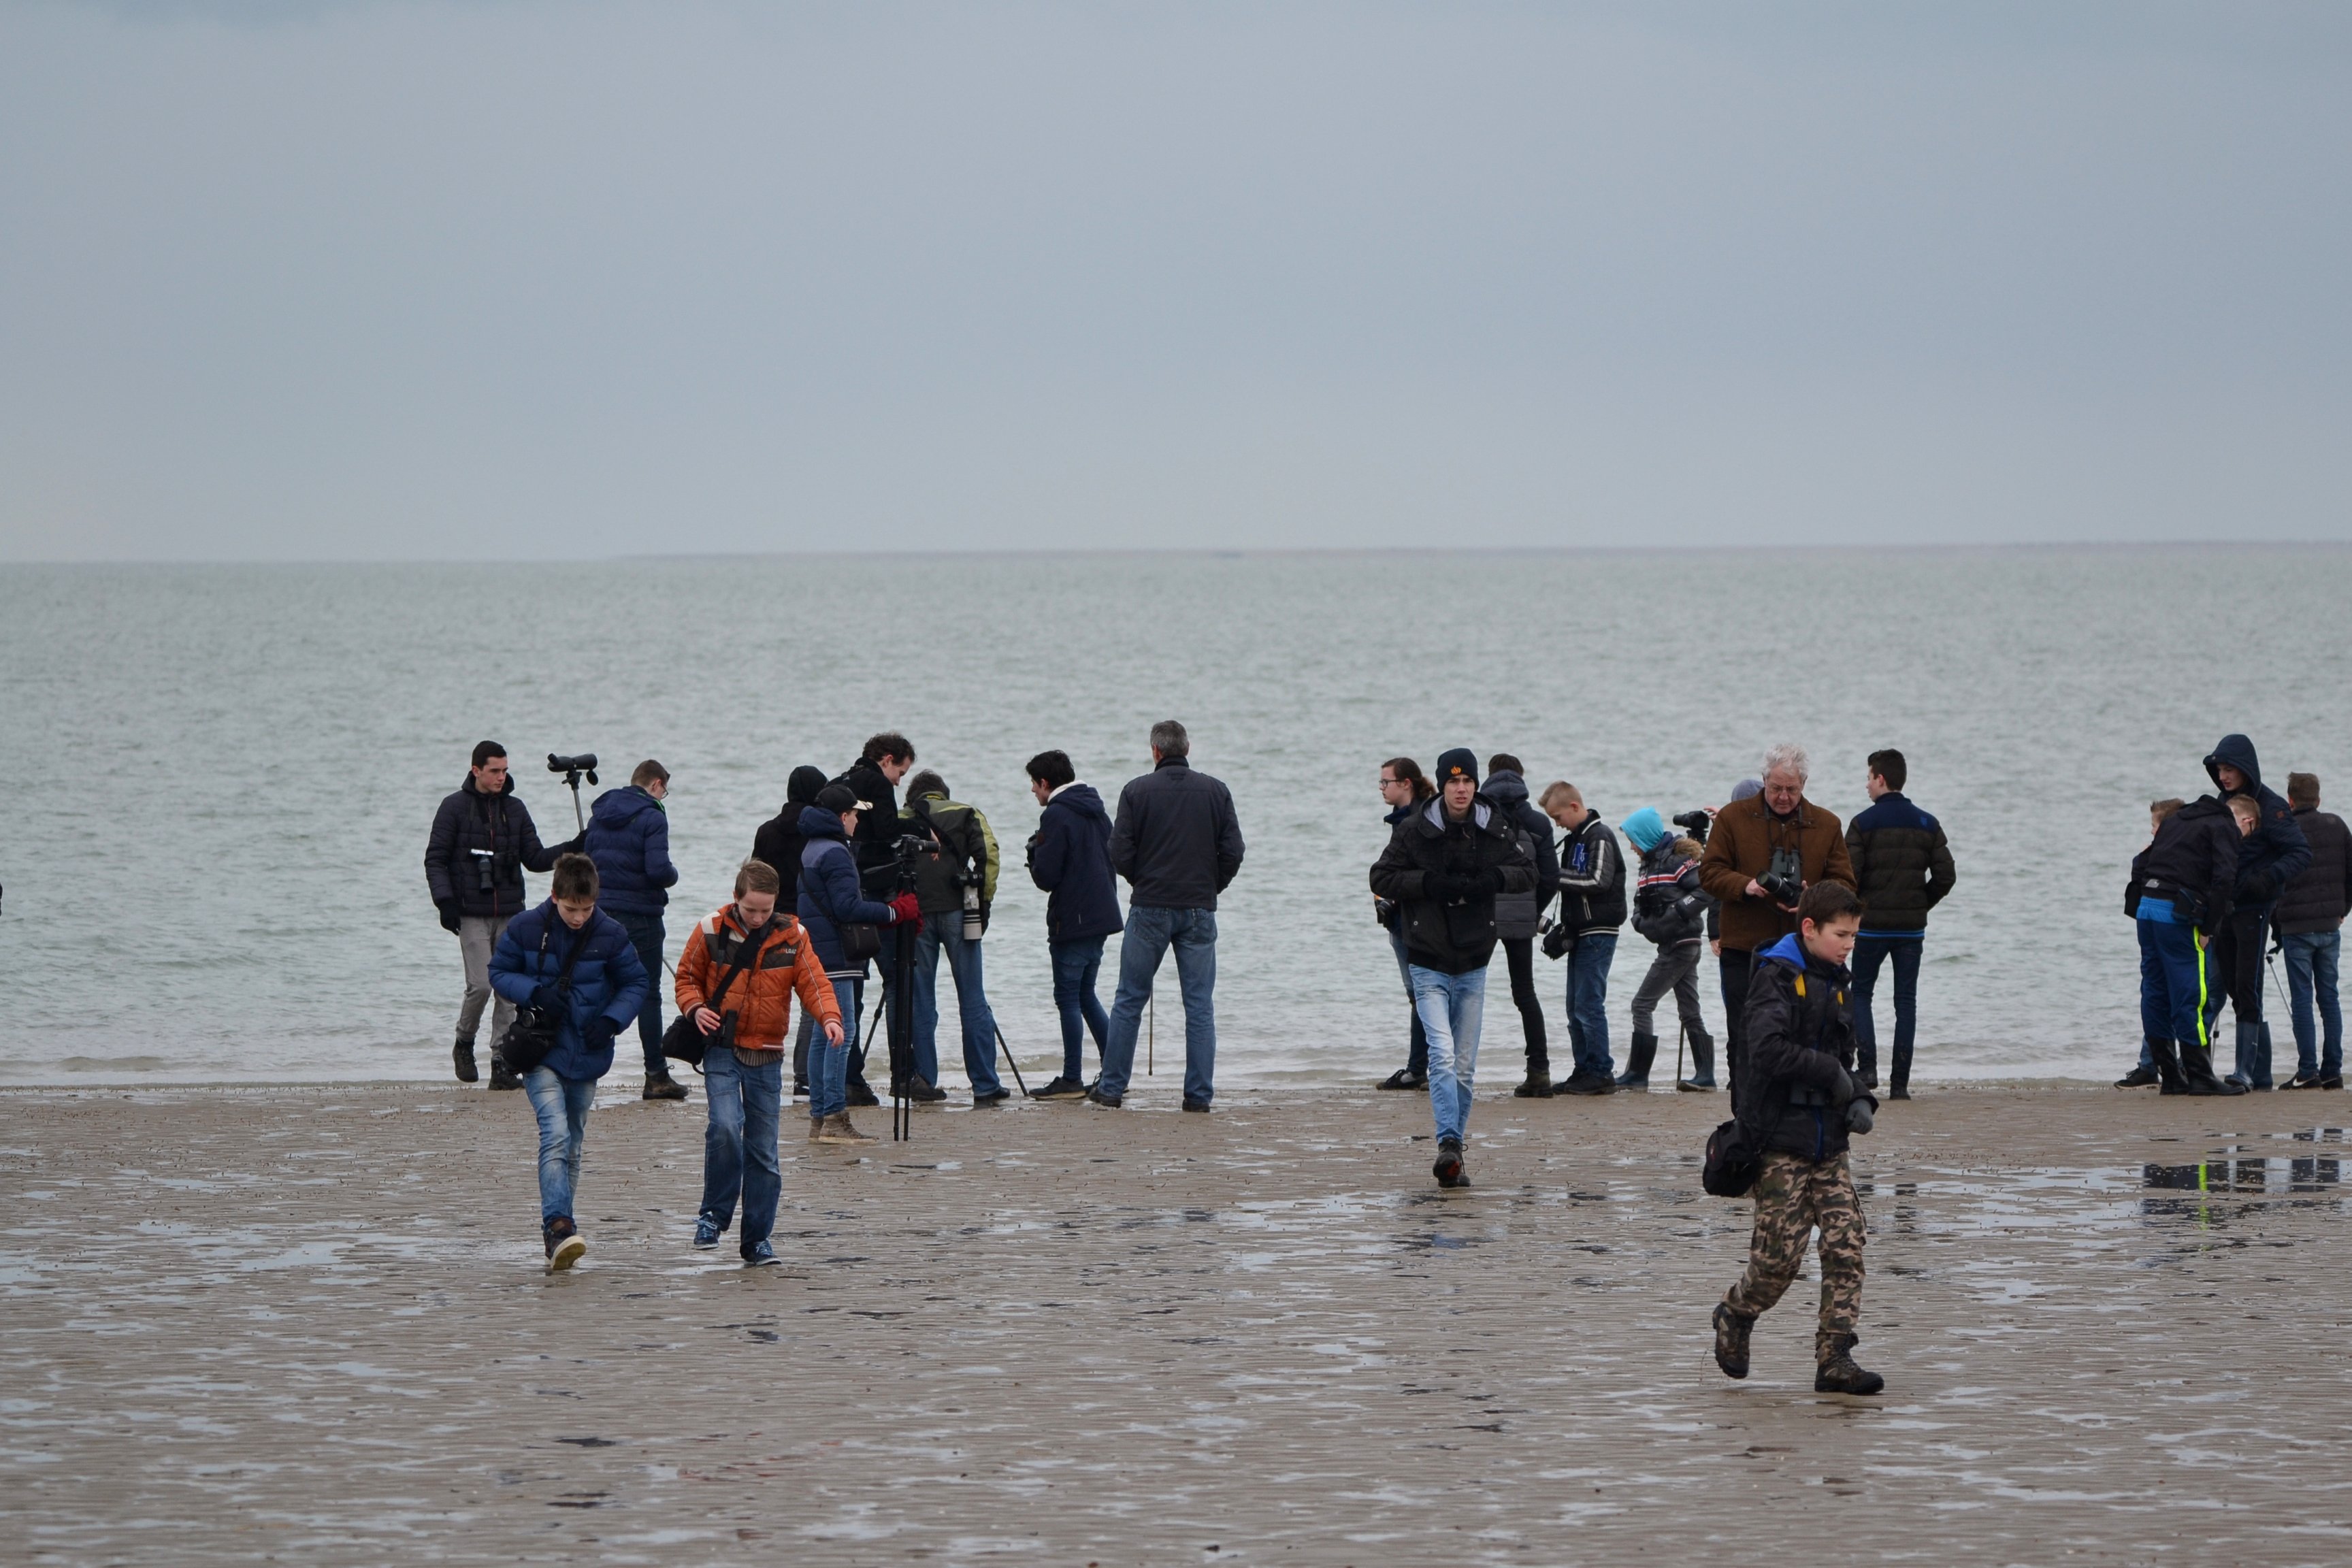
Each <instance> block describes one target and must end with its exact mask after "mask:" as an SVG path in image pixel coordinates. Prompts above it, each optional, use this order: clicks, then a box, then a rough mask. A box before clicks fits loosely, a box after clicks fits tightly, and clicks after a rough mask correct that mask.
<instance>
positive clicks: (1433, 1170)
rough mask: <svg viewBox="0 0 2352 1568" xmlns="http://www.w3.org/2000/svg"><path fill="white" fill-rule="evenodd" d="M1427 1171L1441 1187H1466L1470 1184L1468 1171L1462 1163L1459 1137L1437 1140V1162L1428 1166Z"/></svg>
mask: <svg viewBox="0 0 2352 1568" xmlns="http://www.w3.org/2000/svg"><path fill="white" fill-rule="evenodd" d="M1429 1173H1430V1174H1431V1175H1433V1176H1435V1177H1436V1178H1437V1184H1438V1185H1439V1186H1441V1187H1466V1186H1468V1185H1469V1184H1470V1173H1469V1172H1468V1171H1467V1170H1465V1168H1464V1167H1463V1164H1462V1140H1461V1139H1459V1138H1441V1139H1439V1140H1438V1141H1437V1163H1435V1164H1433V1165H1432V1166H1430V1168H1429Z"/></svg>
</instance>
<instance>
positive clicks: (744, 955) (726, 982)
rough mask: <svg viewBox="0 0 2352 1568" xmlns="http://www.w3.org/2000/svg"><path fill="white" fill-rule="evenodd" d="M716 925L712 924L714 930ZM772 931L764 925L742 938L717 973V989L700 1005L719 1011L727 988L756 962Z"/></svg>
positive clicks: (770, 927) (768, 926)
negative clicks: (733, 953)
mask: <svg viewBox="0 0 2352 1568" xmlns="http://www.w3.org/2000/svg"><path fill="white" fill-rule="evenodd" d="M717 923H718V922H716V921H713V922H712V926H713V929H714V930H715V929H716V927H717ZM773 929H774V928H773V926H772V924H771V925H764V926H761V928H760V929H759V931H757V932H756V933H750V934H746V935H745V936H744V937H743V938H742V940H741V942H740V943H739V944H738V945H737V947H736V951H735V956H734V957H733V958H731V959H730V960H728V962H727V967H726V968H725V969H723V970H721V971H720V972H719V988H718V989H717V990H716V991H713V992H712V993H711V994H710V996H709V1000H707V1001H705V1002H704V1003H703V1004H702V1005H704V1006H706V1007H708V1008H709V1009H710V1010H711V1011H712V1012H714V1013H716V1012H718V1011H719V1004H720V1003H721V1002H724V1001H726V1000H727V988H728V987H729V986H730V985H732V984H735V977H736V976H737V975H739V974H740V973H743V971H745V970H747V969H749V968H751V965H752V964H753V963H755V962H757V961H758V959H759V956H760V954H761V952H762V951H764V950H765V949H766V947H767V945H768V934H769V932H770V931H772V930H773Z"/></svg>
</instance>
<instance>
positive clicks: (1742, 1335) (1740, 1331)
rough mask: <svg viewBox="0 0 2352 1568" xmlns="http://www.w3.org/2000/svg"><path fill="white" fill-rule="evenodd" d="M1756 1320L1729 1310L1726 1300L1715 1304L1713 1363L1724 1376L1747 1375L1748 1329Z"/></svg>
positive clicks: (1728, 1303) (1753, 1325) (1754, 1324)
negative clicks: (1719, 1368) (1720, 1369)
mask: <svg viewBox="0 0 2352 1568" xmlns="http://www.w3.org/2000/svg"><path fill="white" fill-rule="evenodd" d="M1755 1326H1756V1320H1755V1319H1753V1318H1751V1317H1748V1316H1746V1315H1745V1314H1743V1313H1739V1312H1735V1311H1733V1310H1731V1303H1730V1302H1728V1301H1717V1303H1716V1304H1715V1364H1716V1365H1717V1366H1719V1367H1721V1368H1722V1369H1723V1375H1724V1376H1726V1377H1746V1376H1747V1375H1748V1330H1750V1329H1752V1328H1754V1327H1755Z"/></svg>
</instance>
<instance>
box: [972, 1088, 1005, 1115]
mask: <svg viewBox="0 0 2352 1568" xmlns="http://www.w3.org/2000/svg"><path fill="white" fill-rule="evenodd" d="M1012 1098H1013V1091H1012V1090H1011V1089H990V1090H989V1091H988V1092H987V1093H985V1094H975V1095H973V1096H972V1097H971V1108H972V1109H973V1110H982V1109H983V1108H985V1107H987V1106H991V1105H1002V1104H1003V1103H1004V1102H1005V1101H1006V1100H1011V1099H1012Z"/></svg>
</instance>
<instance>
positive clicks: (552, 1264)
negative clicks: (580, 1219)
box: [541, 1219, 588, 1274]
mask: <svg viewBox="0 0 2352 1568" xmlns="http://www.w3.org/2000/svg"><path fill="white" fill-rule="evenodd" d="M541 1228H542V1229H543V1231H544V1232H545V1238H546V1241H547V1271H548V1272H549V1273H550V1274H557V1273H561V1272H562V1271H563V1270H564V1269H566V1268H571V1267H572V1265H573V1264H575V1263H577V1262H579V1261H580V1255H581V1254H582V1253H583V1252H585V1251H587V1250H588V1244H587V1243H586V1242H584V1241H583V1240H581V1239H580V1229H579V1227H578V1226H574V1225H573V1224H572V1222H571V1221H570V1220H568V1219H551V1220H549V1221H548V1222H547V1224H546V1225H545V1226H542V1227H541Z"/></svg>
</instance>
